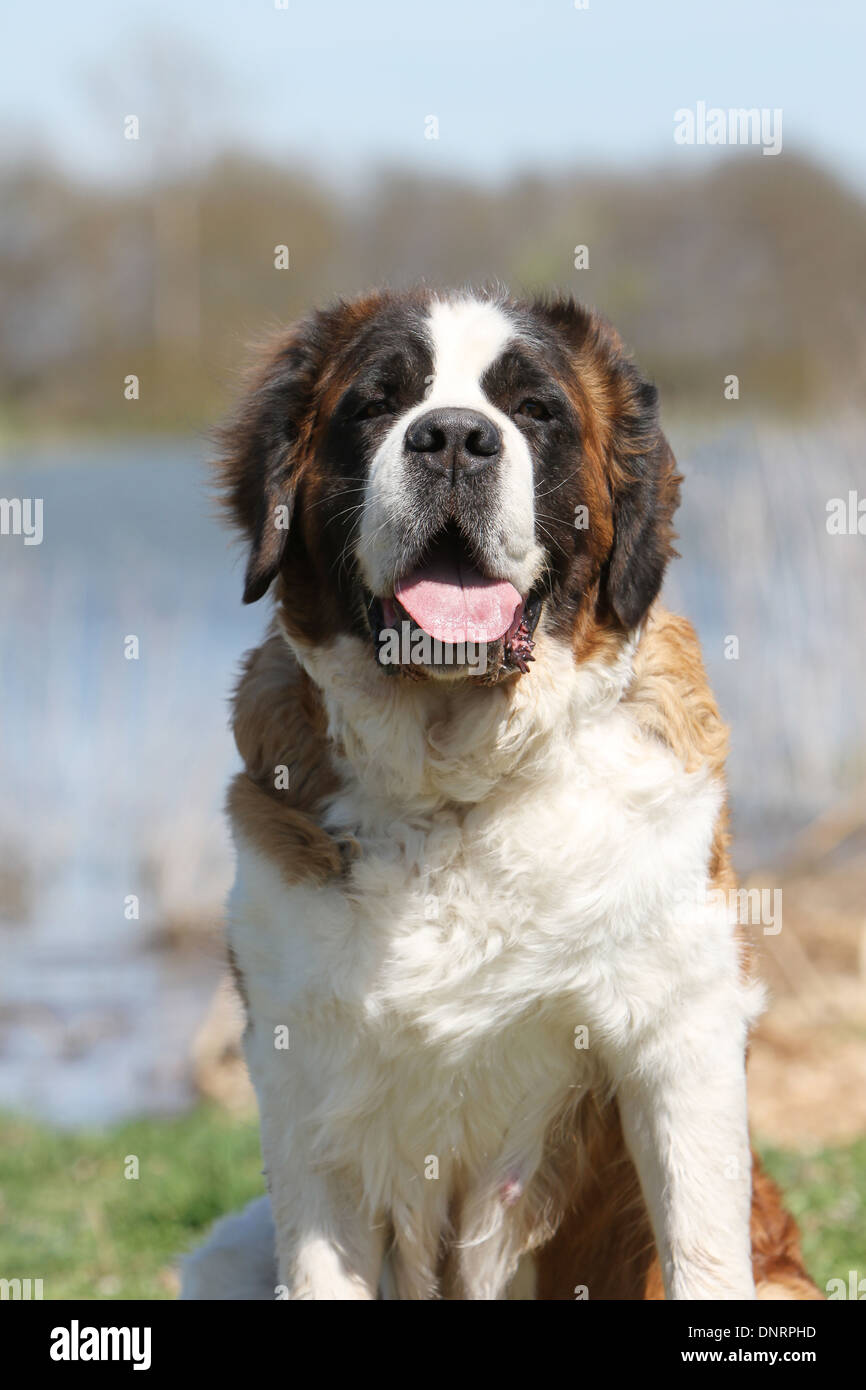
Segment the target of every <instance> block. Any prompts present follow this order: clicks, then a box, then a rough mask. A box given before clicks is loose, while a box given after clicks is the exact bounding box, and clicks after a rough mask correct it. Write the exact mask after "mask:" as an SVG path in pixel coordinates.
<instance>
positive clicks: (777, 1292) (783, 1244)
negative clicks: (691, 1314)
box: [535, 1100, 822, 1302]
mask: <svg viewBox="0 0 866 1390" xmlns="http://www.w3.org/2000/svg"><path fill="white" fill-rule="evenodd" d="M578 1125H579V1129H580V1133H581V1141H582V1143H583V1144H585V1145H586V1150H585V1155H586V1156H585V1159H583V1160H582V1161H581V1162H580V1163H579V1170H580V1174H581V1177H580V1181H579V1184H578V1185H577V1186H576V1189H575V1191H574V1193H573V1195H572V1199H571V1202H570V1205H569V1209H568V1212H567V1214H566V1216H565V1219H564V1220H563V1222H562V1223H561V1225H560V1227H559V1229H558V1230H557V1232H556V1234H555V1235H554V1236H553V1238H552V1239H551V1240H550V1241H549V1242H548V1243H547V1245H545V1246H544V1247H543V1249H541V1250H539V1251H538V1252H537V1253H536V1256H535V1261H536V1273H537V1297H538V1299H539V1300H559V1301H562V1300H566V1299H568V1300H573V1299H574V1298H575V1297H576V1296H577V1295H576V1293H575V1289H576V1288H577V1287H579V1286H585V1288H586V1290H587V1293H588V1295H589V1298H590V1299H591V1300H598V1299H602V1300H605V1299H615V1300H616V1299H622V1300H626V1301H632V1302H633V1301H639V1300H640V1301H657V1300H662V1299H664V1296H665V1295H664V1285H663V1283H662V1273H661V1266H660V1264H659V1261H658V1257H657V1255H656V1250H655V1242H654V1239H653V1235H652V1231H651V1229H650V1224H649V1217H648V1215H647V1210H646V1206H645V1204H644V1201H643V1196H642V1194H641V1190H640V1183H639V1181H638V1176H637V1172H636V1171H635V1167H634V1164H633V1163H632V1161H631V1159H630V1157H629V1155H628V1152H627V1150H626V1146H625V1141H624V1139H623V1135H622V1129H621V1127H620V1121H619V1112H618V1110H617V1107H616V1104H615V1103H612V1104H610V1105H609V1106H607V1107H606V1109H605V1110H603V1111H600V1110H598V1109H597V1107H596V1105H595V1103H594V1101H592V1100H588V1101H585V1102H584V1103H583V1105H582V1106H581V1112H580V1114H579V1117H578ZM752 1161H753V1181H752V1269H753V1272H754V1276H755V1284H756V1285H757V1286H759V1288H760V1287H761V1286H763V1288H764V1289H765V1290H766V1292H764V1293H763V1294H762V1295H761V1294H759V1296H763V1297H775V1298H791V1299H820V1298H821V1297H822V1295H821V1294H820V1292H819V1291H818V1289H817V1288H816V1286H815V1285H814V1284H813V1282H812V1280H811V1279H810V1278H809V1276H808V1274H807V1273H806V1270H805V1268H804V1266H803V1258H802V1255H801V1253H800V1241H799V1234H798V1231H797V1226H796V1223H795V1221H794V1218H793V1217H792V1216H790V1215H789V1214H788V1213H787V1212H786V1211H785V1209H784V1207H783V1205H782V1199H781V1195H780V1193H779V1189H778V1188H777V1187H776V1185H775V1183H774V1182H773V1181H772V1179H771V1178H769V1177H768V1176H767V1174H766V1173H765V1172H764V1170H763V1169H762V1167H761V1165H760V1162H759V1160H758V1158H757V1157H756V1156H755V1155H753V1159H752ZM575 1167H576V1168H577V1167H578V1159H577V1155H575ZM771 1289H772V1290H773V1291H772V1292H771V1291H770V1290H771Z"/></svg>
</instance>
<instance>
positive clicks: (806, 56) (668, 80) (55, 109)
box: [0, 0, 866, 192]
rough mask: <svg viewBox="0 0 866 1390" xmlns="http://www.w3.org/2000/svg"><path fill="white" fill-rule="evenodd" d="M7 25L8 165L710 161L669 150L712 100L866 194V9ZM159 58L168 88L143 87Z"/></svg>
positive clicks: (75, 9)
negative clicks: (740, 112) (35, 161)
mask: <svg viewBox="0 0 866 1390" xmlns="http://www.w3.org/2000/svg"><path fill="white" fill-rule="evenodd" d="M4 30H5V37H4V43H3V49H4V55H5V62H4V64H3V66H4V69H5V71H4V77H3V82H2V84H0V121H2V125H3V129H4V132H5V136H4V140H3V145H4V147H5V149H6V150H7V151H8V150H11V151H12V152H13V153H15V152H16V151H19V150H21V149H25V150H34V149H38V150H41V151H43V152H45V153H47V154H50V155H51V156H52V157H54V158H56V159H57V160H59V161H60V162H61V163H63V164H65V165H67V166H71V167H72V168H74V169H75V170H77V171H79V172H83V173H85V174H87V175H88V176H90V177H94V178H99V179H101V178H111V179H124V178H129V177H148V175H149V174H150V172H152V171H153V170H154V165H155V164H156V165H158V164H159V162H160V161H164V160H168V159H171V158H174V157H178V152H180V151H184V152H185V153H186V156H187V157H191V158H193V159H198V158H201V157H204V156H205V155H207V154H208V153H209V152H211V151H212V150H215V149H218V148H220V147H222V146H224V145H226V144H232V145H235V146H239V147H241V148H243V149H247V150H255V151H259V152H261V153H262V154H265V155H269V156H272V157H277V158H281V159H284V160H286V161H292V162H295V161H299V162H301V163H303V164H306V165H308V166H311V167H313V168H315V169H317V170H318V171H319V173H320V174H321V175H322V176H323V177H324V178H327V179H335V180H340V181H345V180H349V181H358V180H360V179H362V178H363V176H364V174H365V173H366V172H367V170H368V169H369V168H370V167H371V166H380V165H383V164H385V165H388V164H399V165H406V166H410V167H412V168H415V169H418V168H422V169H423V168H430V169H431V170H433V169H437V170H438V169H441V170H448V171H458V172H462V173H464V174H465V175H467V176H468V177H470V178H472V179H484V180H487V179H494V180H495V179H499V178H502V177H505V176H507V175H509V174H510V173H512V172H514V171H515V170H516V169H539V168H547V167H550V166H554V167H556V166H562V165H570V164H592V165H596V166H599V165H601V166H606V165H607V166H610V165H614V166H617V167H622V166H631V167H635V166H638V167H640V166H643V167H653V166H655V165H656V164H658V163H660V162H663V161H667V162H675V163H676V164H677V165H679V166H680V167H682V166H686V167H688V166H689V165H693V166H697V165H699V164H701V163H703V162H705V161H706V160H708V159H713V158H718V157H719V151H718V150H709V149H707V148H698V147H691V148H689V147H682V146H679V147H678V146H675V145H674V143H673V135H672V132H673V125H674V120H673V113H674V111H675V110H676V109H677V108H681V107H694V106H695V104H696V103H697V102H698V101H701V100H703V101H706V102H707V103H708V104H710V105H717V106H722V107H730V106H747V107H752V106H757V107H770V108H777V107H781V108H782V111H783V130H784V145H783V157H784V152H785V151H792V150H795V149H796V150H802V151H806V152H809V153H812V154H814V155H817V156H818V157H819V158H820V159H821V160H823V162H825V163H826V164H828V165H829V166H830V167H831V168H833V169H835V170H836V171H837V172H839V173H840V174H841V175H842V176H843V177H844V178H846V179H847V181H848V182H849V183H851V184H853V185H854V186H855V187H857V188H858V189H860V191H863V192H866V159H864V135H863V131H864V127H866V97H864V78H863V72H862V69H863V61H864V54H866V3H863V0H815V2H814V3H806V0H723V2H722V3H718V2H717V3H713V4H711V3H702V2H701V0H655V3H654V2H653V0H589V9H588V10H578V9H576V8H575V4H574V0H421V2H420V3H418V2H417V0H288V7H287V8H286V9H278V8H276V5H275V3H274V0H146V3H143V4H142V3H130V0H77V3H76V0H62V2H61V0H39V3H35V4H18V5H15V6H11V5H10V6H9V7H7V13H6V17H5V20H4ZM155 46H158V47H159V49H160V51H161V52H162V53H163V54H164V55H165V56H164V58H163V60H162V62H163V64H164V65H166V66H167V69H168V71H169V73H170V80H169V81H168V83H167V84H163V85H159V84H156V85H154V83H153V82H152V81H150V80H149V78H148V73H149V71H150V66H149V59H148V56H147V55H148V54H149V53H150V52H151V51H152V50H153V49H154V47H155ZM130 112H132V113H135V114H137V115H139V117H140V119H141V122H142V129H141V139H140V141H139V142H138V143H137V144H136V145H134V144H133V142H130V141H124V140H123V139H122V138H121V135H120V131H121V122H122V119H123V116H124V115H126V114H128V113H130ZM429 115H435V116H436V117H437V118H438V121H439V139H438V140H437V141H432V140H425V138H424V121H425V117H427V116H429ZM743 154H744V157H747V158H754V157H757V158H761V156H760V152H759V151H757V150H750V151H744V152H743Z"/></svg>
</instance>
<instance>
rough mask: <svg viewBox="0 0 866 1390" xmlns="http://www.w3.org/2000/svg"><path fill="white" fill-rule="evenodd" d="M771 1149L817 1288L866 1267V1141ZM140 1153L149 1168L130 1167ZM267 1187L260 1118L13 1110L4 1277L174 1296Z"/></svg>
mask: <svg viewBox="0 0 866 1390" xmlns="http://www.w3.org/2000/svg"><path fill="white" fill-rule="evenodd" d="M762 1156H763V1158H764V1161H765V1163H766V1166H767V1169H768V1171H769V1172H770V1173H771V1174H772V1175H773V1177H774V1178H776V1180H777V1181H778V1182H779V1183H780V1184H781V1186H782V1188H783V1190H784V1193H785V1198H786V1201H787V1203H788V1205H789V1207H790V1209H791V1211H792V1212H793V1213H794V1215H795V1216H796V1218H797V1221H798V1222H799V1224H800V1229H801V1231H802V1233H803V1249H804V1254H805V1257H806V1263H807V1265H808V1268H809V1271H810V1273H811V1274H812V1276H813V1278H814V1279H815V1281H816V1282H817V1284H818V1286H819V1288H821V1289H822V1290H823V1289H824V1288H825V1287H826V1284H827V1280H828V1279H834V1278H841V1279H844V1280H845V1281H846V1284H847V1280H848V1271H849V1270H852V1269H853V1270H857V1271H858V1274H859V1277H860V1278H863V1277H866V1140H861V1141H860V1142H859V1143H856V1144H852V1145H850V1146H847V1147H845V1148H836V1149H825V1150H823V1151H821V1152H820V1153H815V1154H810V1155H805V1154H800V1153H792V1152H787V1151H783V1150H779V1149H772V1148H766V1149H764V1150H763V1153H762ZM130 1158H136V1159H137V1160H138V1172H139V1176H138V1178H128V1177H126V1176H125V1173H126V1172H127V1171H128V1170H129V1169H130V1167H131V1164H130ZM262 1191H264V1181H263V1178H262V1176H261V1159H260V1156H259V1140H258V1132H257V1129H256V1126H255V1124H254V1123H253V1122H246V1123H240V1122H239V1121H238V1120H237V1119H233V1118H231V1117H230V1116H228V1115H226V1114H225V1113H224V1112H223V1111H221V1110H218V1109H216V1108H214V1107H211V1106H200V1107H199V1108H197V1109H196V1110H193V1111H191V1112H190V1113H189V1114H187V1115H184V1116H182V1117H180V1118H177V1119H149V1120H140V1121H136V1122H134V1123H130V1124H123V1125H118V1126H115V1127H113V1128H111V1129H107V1130H101V1131H75V1132H68V1131H62V1130H61V1131H58V1130H54V1129H50V1128H48V1127H47V1126H43V1125H38V1124H35V1123H33V1122H32V1121H30V1120H19V1119H15V1118H6V1119H4V1120H2V1121H0V1278H7V1279H13V1278H20V1279H26V1278H30V1279H42V1280H43V1288H44V1296H45V1298H46V1299H63V1298H84V1299H125V1298H147V1299H149V1298H172V1297H174V1296H175V1292H176V1282H175V1279H174V1277H173V1270H174V1267H175V1263H176V1260H177V1257H178V1255H179V1254H181V1253H182V1252H183V1251H184V1250H187V1249H189V1248H190V1247H191V1246H193V1245H194V1244H195V1243H196V1242H197V1241H198V1240H199V1239H201V1237H202V1236H203V1235H204V1233H205V1232H206V1231H207V1229H208V1227H209V1226H210V1225H211V1223H212V1222H213V1221H215V1220H216V1219H217V1217H219V1216H222V1215H223V1214H224V1213H225V1212H228V1211H233V1210H235V1209H236V1208H238V1207H241V1206H243V1204H244V1203H245V1202H247V1201H249V1199H250V1198H251V1197H254V1196H256V1195H257V1194H259V1193H261V1192H262Z"/></svg>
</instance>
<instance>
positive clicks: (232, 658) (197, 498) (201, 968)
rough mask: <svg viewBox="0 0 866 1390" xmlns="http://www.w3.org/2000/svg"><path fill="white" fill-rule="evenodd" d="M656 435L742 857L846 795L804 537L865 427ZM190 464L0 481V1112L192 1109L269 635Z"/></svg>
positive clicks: (834, 576)
mask: <svg viewBox="0 0 866 1390" xmlns="http://www.w3.org/2000/svg"><path fill="white" fill-rule="evenodd" d="M672 438H673V442H674V446H675V448H676V450H677V453H678V456H679V458H680V464H681V466H682V467H683V468H684V470H685V471H686V472H687V474H688V481H687V486H686V489H685V493H684V505H683V509H682V512H681V514H680V526H679V530H680V536H681V540H680V544H679V548H680V550H681V552H682V556H683V558H682V560H680V561H679V562H677V563H676V565H675V566H674V568H673V570H672V572H671V579H670V582H669V584H668V589H667V596H668V598H669V600H670V602H671V604H672V606H674V607H676V608H677V609H678V610H679V611H682V612H685V613H687V614H688V615H689V616H690V617H691V618H692V619H693V621H695V622H696V625H697V627H698V629H699V632H700V635H701V637H702V640H703V642H704V650H705V656H706V661H707V666H708V669H709V673H710V677H711V680H712V682H713V685H714V688H715V689H716V692H717V694H718V696H719V698H720V701H721V704H722V708H723V711H724V713H725V715H726V717H727V718H728V719H729V720H730V721H731V723H732V724H733V726H734V740H733V752H732V757H731V763H730V775H731V788H732V794H733V803H734V810H735V824H736V825H737V827H738V830H739V832H740V834H739V841H738V857H739V861H740V863H741V864H743V865H749V864H753V863H756V862H760V861H761V860H762V859H763V858H765V857H766V856H769V855H771V854H776V853H778V852H779V851H780V849H781V848H782V847H783V845H784V843H785V841H786V839H787V837H788V836H789V835H790V833H791V832H792V830H794V829H796V828H797V827H798V826H800V825H802V824H803V823H805V821H806V820H807V819H808V818H809V817H810V816H811V815H813V814H815V813H816V812H817V811H820V810H821V809H822V808H823V807H824V806H826V805H829V804H831V803H832V802H833V801H834V800H835V799H837V798H838V797H839V796H841V795H844V794H845V792H846V790H847V789H848V788H849V787H850V786H851V785H853V784H854V783H856V781H857V780H858V778H860V777H861V776H862V761H858V759H859V760H862V756H863V749H864V747H866V739H864V728H863V701H862V691H863V687H864V680H863V678H864V674H866V672H864V666H866V658H864V650H863V642H862V637H861V634H862V632H863V630H864V608H866V599H864V593H866V589H864V585H863V577H864V568H863V557H864V553H866V550H864V547H866V537H857V536H842V537H833V536H829V535H828V534H827V531H826V525H825V517H826V501H827V499H828V498H830V497H833V496H847V492H848V490H849V488H851V487H857V486H858V483H859V485H860V486H861V488H862V486H863V468H862V463H861V460H862V457H863V444H864V440H866V427H864V425H863V423H862V422H860V421H849V422H845V423H842V424H834V425H830V426H825V427H823V428H818V427H815V428H812V429H811V430H799V431H797V432H796V433H795V432H793V431H791V432H789V431H784V430H780V429H777V428H776V429H774V428H770V427H760V428H756V427H754V426H744V427H740V428H738V429H736V430H731V431H729V432H726V433H725V434H722V435H720V436H717V437H716V438H714V439H708V440H705V441H704V442H696V441H692V442H691V443H689V442H688V440H687V439H686V438H685V436H682V435H681V436H679V437H678V436H677V434H676V432H673V435H672ZM203 454H204V451H203V449H202V448H201V447H200V446H199V445H197V444H195V443H189V442H176V441H156V442H155V441H152V440H147V441H138V442H135V443H129V442H122V443H116V444H114V445H110V446H109V445H100V446H99V447H95V448H92V449H85V448H82V447H68V448H66V447H64V448H59V447H57V448H54V449H51V450H46V451H41V452H32V451H31V452H28V453H26V454H25V453H19V454H13V455H12V456H11V457H7V459H6V460H5V465H4V469H3V471H2V472H0V493H2V495H4V496H7V497H14V496H24V497H41V498H43V499H44V539H43V543H42V544H41V545H39V546H29V547H28V546H24V545H23V543H22V540H21V538H20V537H0V578H2V583H0V631H2V633H3V649H2V661H0V708H2V711H3V715H4V719H3V738H2V744H0V785H2V787H3V792H4V796H3V802H2V807H0V962H2V976H0V1108H4V1107H12V1108H15V1109H20V1110H26V1111H30V1112H33V1113H36V1114H39V1115H42V1116H45V1117H48V1118H50V1119H52V1120H55V1121H57V1122H60V1123H73V1122H75V1123H81V1122H83V1121H90V1122H99V1121H105V1120H110V1119H114V1118H118V1117H120V1116H123V1115H127V1114H133V1113H139V1112H141V1111H165V1110H171V1109H176V1108H178V1107H181V1106H183V1105H185V1104H187V1103H188V1101H189V1099H190V1095H191V1090H190V1076H189V1066H188V1054H189V1045H190V1041H191V1038H192V1036H193V1033H194V1031H195V1028H196V1027H197V1025H198V1023H199V1021H200V1019H201V1016H202V1014H203V1012H204V1009H205V1007H206V1004H207V1002H208V1000H209V997H210V994H211V991H212V989H213V986H214V983H215V980H216V978H217V976H218V973H219V969H220V947H219V939H220V936H219V931H220V918H221V913H222V905H223V900H224V895H225V892H226V890H227V887H228V884H229V880H230V876H231V851H230V846H229V842H228V837H227V834H226V830H225V825H224V823H223V819H222V814H221V809H220V808H221V803H222V798H223V794H224V789H225V784H226V781H227V779H228V777H229V775H230V773H231V771H232V770H233V769H234V768H235V767H236V765H237V758H236V754H235V752H234V748H233V744H232V741H231V737H230V734H229V732H228V728H227V714H228V712H227V696H228V692H229V689H230V687H231V684H232V680H233V675H234V672H235V670H236V667H237V663H238V659H239V657H240V655H241V654H242V652H243V651H244V650H245V649H246V648H248V647H249V646H251V645H253V644H254V643H255V642H256V641H258V640H259V637H260V634H261V632H262V630H263V628H264V626H265V623H266V621H267V612H266V606H265V605H260V606H259V607H258V608H252V609H244V608H243V607H242V606H241V603H240V592H241V575H242V566H243V558H242V556H241V554H240V552H239V551H238V550H237V549H235V548H234V546H233V545H232V543H231V542H230V540H229V537H228V536H227V534H226V532H225V531H224V530H223V529H222V527H221V526H220V525H219V524H218V523H217V522H216V520H215V519H214V507H213V504H212V502H211V501H210V499H209V498H208V496H207V494H206V484H205V473H204V468H203ZM130 636H134V637H136V638H137V639H138V643H139V657H138V659H137V660H127V659H126V658H125V656H124V646H125V642H126V639H127V638H129V637H130ZM731 637H736V638H737V641H738V644H739V651H738V655H737V657H736V658H735V659H732V658H731V657H730V650H731V644H730V638H731ZM130 895H135V896H136V897H137V898H138V900H139V915H138V917H137V918H135V917H134V916H132V917H130V916H128V915H127V913H128V907H127V900H128V898H129V897H130ZM167 934H168V935H170V936H171V937H172V939H173V940H175V941H177V940H180V941H181V942H182V943H185V947H184V949H180V950H178V949H172V950H167V949H166V948H165V946H164V941H165V938H166V935H167Z"/></svg>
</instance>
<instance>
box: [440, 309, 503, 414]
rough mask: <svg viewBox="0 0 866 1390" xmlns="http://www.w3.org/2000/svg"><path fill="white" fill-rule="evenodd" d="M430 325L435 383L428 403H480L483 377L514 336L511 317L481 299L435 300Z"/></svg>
mask: <svg viewBox="0 0 866 1390" xmlns="http://www.w3.org/2000/svg"><path fill="white" fill-rule="evenodd" d="M429 324H430V335H431V338H432V342H433V384H432V389H431V391H430V393H429V395H428V396H427V398H426V402H425V404H426V405H429V404H430V402H431V401H440V400H441V401H442V402H443V403H445V402H447V403H448V404H450V405H464V404H468V402H469V400H478V399H479V397H480V396H481V395H482V392H481V378H482V377H483V375H484V373H485V372H486V371H487V369H488V367H490V366H491V365H492V364H493V363H494V362H495V361H496V359H497V358H498V357H500V356H501V355H502V353H503V351H504V349H505V347H506V345H507V343H508V342H509V341H510V340H511V339H512V338H513V337H514V327H513V325H512V324H511V322H510V320H509V319H508V316H507V315H506V314H505V313H504V312H503V310H502V309H500V308H499V307H498V306H497V305H496V304H487V303H485V302H484V301H483V300H479V299H456V300H453V299H452V300H447V299H444V300H443V299H434V301H433V303H432V305H431V306H430V313H429Z"/></svg>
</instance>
